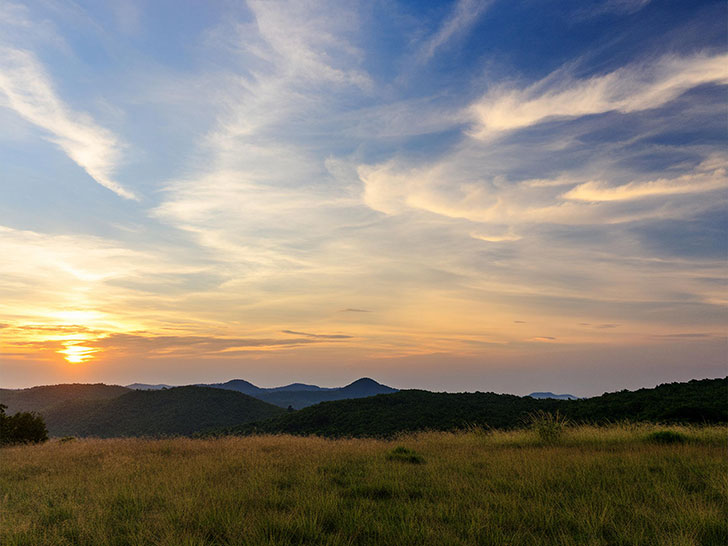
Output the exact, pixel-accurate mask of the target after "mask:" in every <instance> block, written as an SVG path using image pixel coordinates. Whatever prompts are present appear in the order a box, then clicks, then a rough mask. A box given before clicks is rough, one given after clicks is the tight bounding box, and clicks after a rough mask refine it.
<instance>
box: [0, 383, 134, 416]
mask: <svg viewBox="0 0 728 546" xmlns="http://www.w3.org/2000/svg"><path fill="white" fill-rule="evenodd" d="M128 392H131V390H130V389H128V388H126V387H120V386H119V385H104V384H103V383H95V384H90V385H88V384H81V383H71V384H65V385H46V386H42V387H31V388H29V389H0V404H5V405H6V406H7V407H8V409H7V413H8V414H13V413H17V412H19V411H37V412H41V413H42V412H43V411H45V410H46V409H48V408H50V407H52V406H55V405H57V404H60V403H62V402H66V401H69V400H108V399H110V398H116V397H118V396H121V395H122V394H126V393H128Z"/></svg>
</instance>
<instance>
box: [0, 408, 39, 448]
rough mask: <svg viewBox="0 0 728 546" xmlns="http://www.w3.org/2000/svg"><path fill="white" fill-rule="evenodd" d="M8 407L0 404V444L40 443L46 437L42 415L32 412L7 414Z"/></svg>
mask: <svg viewBox="0 0 728 546" xmlns="http://www.w3.org/2000/svg"><path fill="white" fill-rule="evenodd" d="M7 408H8V407H7V406H6V405H4V404H0V445H9V444H21V443H40V442H45V441H46V440H47V439H48V429H47V428H46V424H45V421H44V420H43V417H41V416H40V415H39V414H37V413H34V412H18V413H16V414H15V415H7V414H6V413H5V410H6V409H7Z"/></svg>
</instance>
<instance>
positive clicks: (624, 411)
mask: <svg viewBox="0 0 728 546" xmlns="http://www.w3.org/2000/svg"><path fill="white" fill-rule="evenodd" d="M727 398H728V378H724V379H705V380H700V381H690V382H688V383H670V384H665V385H660V386H658V387H656V388H654V389H640V390H638V391H634V392H631V391H621V392H616V393H609V394H603V395H602V396H597V397H594V398H589V399H581V400H556V399H535V398H531V397H528V396H525V397H519V396H514V395H509V394H495V393H457V394H449V393H434V392H428V391H418V390H407V391H400V392H397V393H394V394H385V395H380V396H374V397H369V398H361V399H354V400H341V401H335V402H325V403H322V404H319V405H316V406H312V407H309V408H305V409H302V410H300V411H297V412H295V413H290V414H284V415H281V416H279V417H276V418H274V419H270V420H267V421H264V422H261V423H254V424H248V425H242V426H238V427H232V428H230V429H227V430H226V431H224V432H225V433H232V434H251V433H288V434H304V435H306V434H318V435H322V436H390V435H393V434H396V433H399V432H408V431H417V430H427V429H430V430H452V429H457V428H464V427H468V426H470V425H478V426H484V427H493V428H505V429H507V428H514V427H519V426H523V425H524V423H525V421H526V418H527V417H528V415H529V413H531V412H534V411H537V410H544V411H549V412H555V411H559V412H561V413H562V414H564V415H566V416H567V417H569V418H570V419H572V420H573V421H577V422H595V423H606V422H613V421H617V420H632V421H650V422H683V423H703V422H706V423H723V422H728V404H727V403H726V400H727Z"/></svg>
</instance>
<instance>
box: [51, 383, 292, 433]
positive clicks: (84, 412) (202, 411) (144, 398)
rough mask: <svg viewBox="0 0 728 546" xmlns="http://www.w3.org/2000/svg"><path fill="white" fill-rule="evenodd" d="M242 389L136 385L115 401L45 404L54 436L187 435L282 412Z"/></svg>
mask: <svg viewBox="0 0 728 546" xmlns="http://www.w3.org/2000/svg"><path fill="white" fill-rule="evenodd" d="M284 412H285V410H283V409H281V408H279V407H277V406H274V405H272V404H268V403H266V402H263V401H261V400H257V399H255V398H253V397H251V396H248V395H246V394H243V393H240V392H234V391H230V390H225V389H214V388H209V387H197V386H189V387H174V388H171V389H161V390H132V391H129V392H127V393H126V394H123V395H122V396H119V397H117V398H113V399H111V400H68V401H65V402H62V403H60V404H58V405H56V406H53V407H52V408H49V409H46V410H45V411H44V412H43V416H44V418H45V421H46V425H47V426H48V431H49V433H50V435H51V436H97V437H102V438H110V437H117V436H160V435H189V434H193V433H197V432H202V431H205V430H207V429H211V428H219V427H228V426H231V425H239V424H242V423H247V422H250V421H259V420H262V419H267V418H270V417H274V416H276V415H280V414H282V413H284Z"/></svg>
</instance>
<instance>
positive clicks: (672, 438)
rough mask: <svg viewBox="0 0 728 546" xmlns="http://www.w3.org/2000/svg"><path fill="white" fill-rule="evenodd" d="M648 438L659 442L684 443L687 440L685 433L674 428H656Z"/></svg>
mask: <svg viewBox="0 0 728 546" xmlns="http://www.w3.org/2000/svg"><path fill="white" fill-rule="evenodd" d="M647 439H648V440H649V441H650V442H655V443H657V444H682V443H684V442H685V441H686V440H687V438H686V437H685V435H684V434H681V433H679V432H676V431H674V430H656V431H655V432H653V433H651V434H650V435H649V436H648V437H647Z"/></svg>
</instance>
